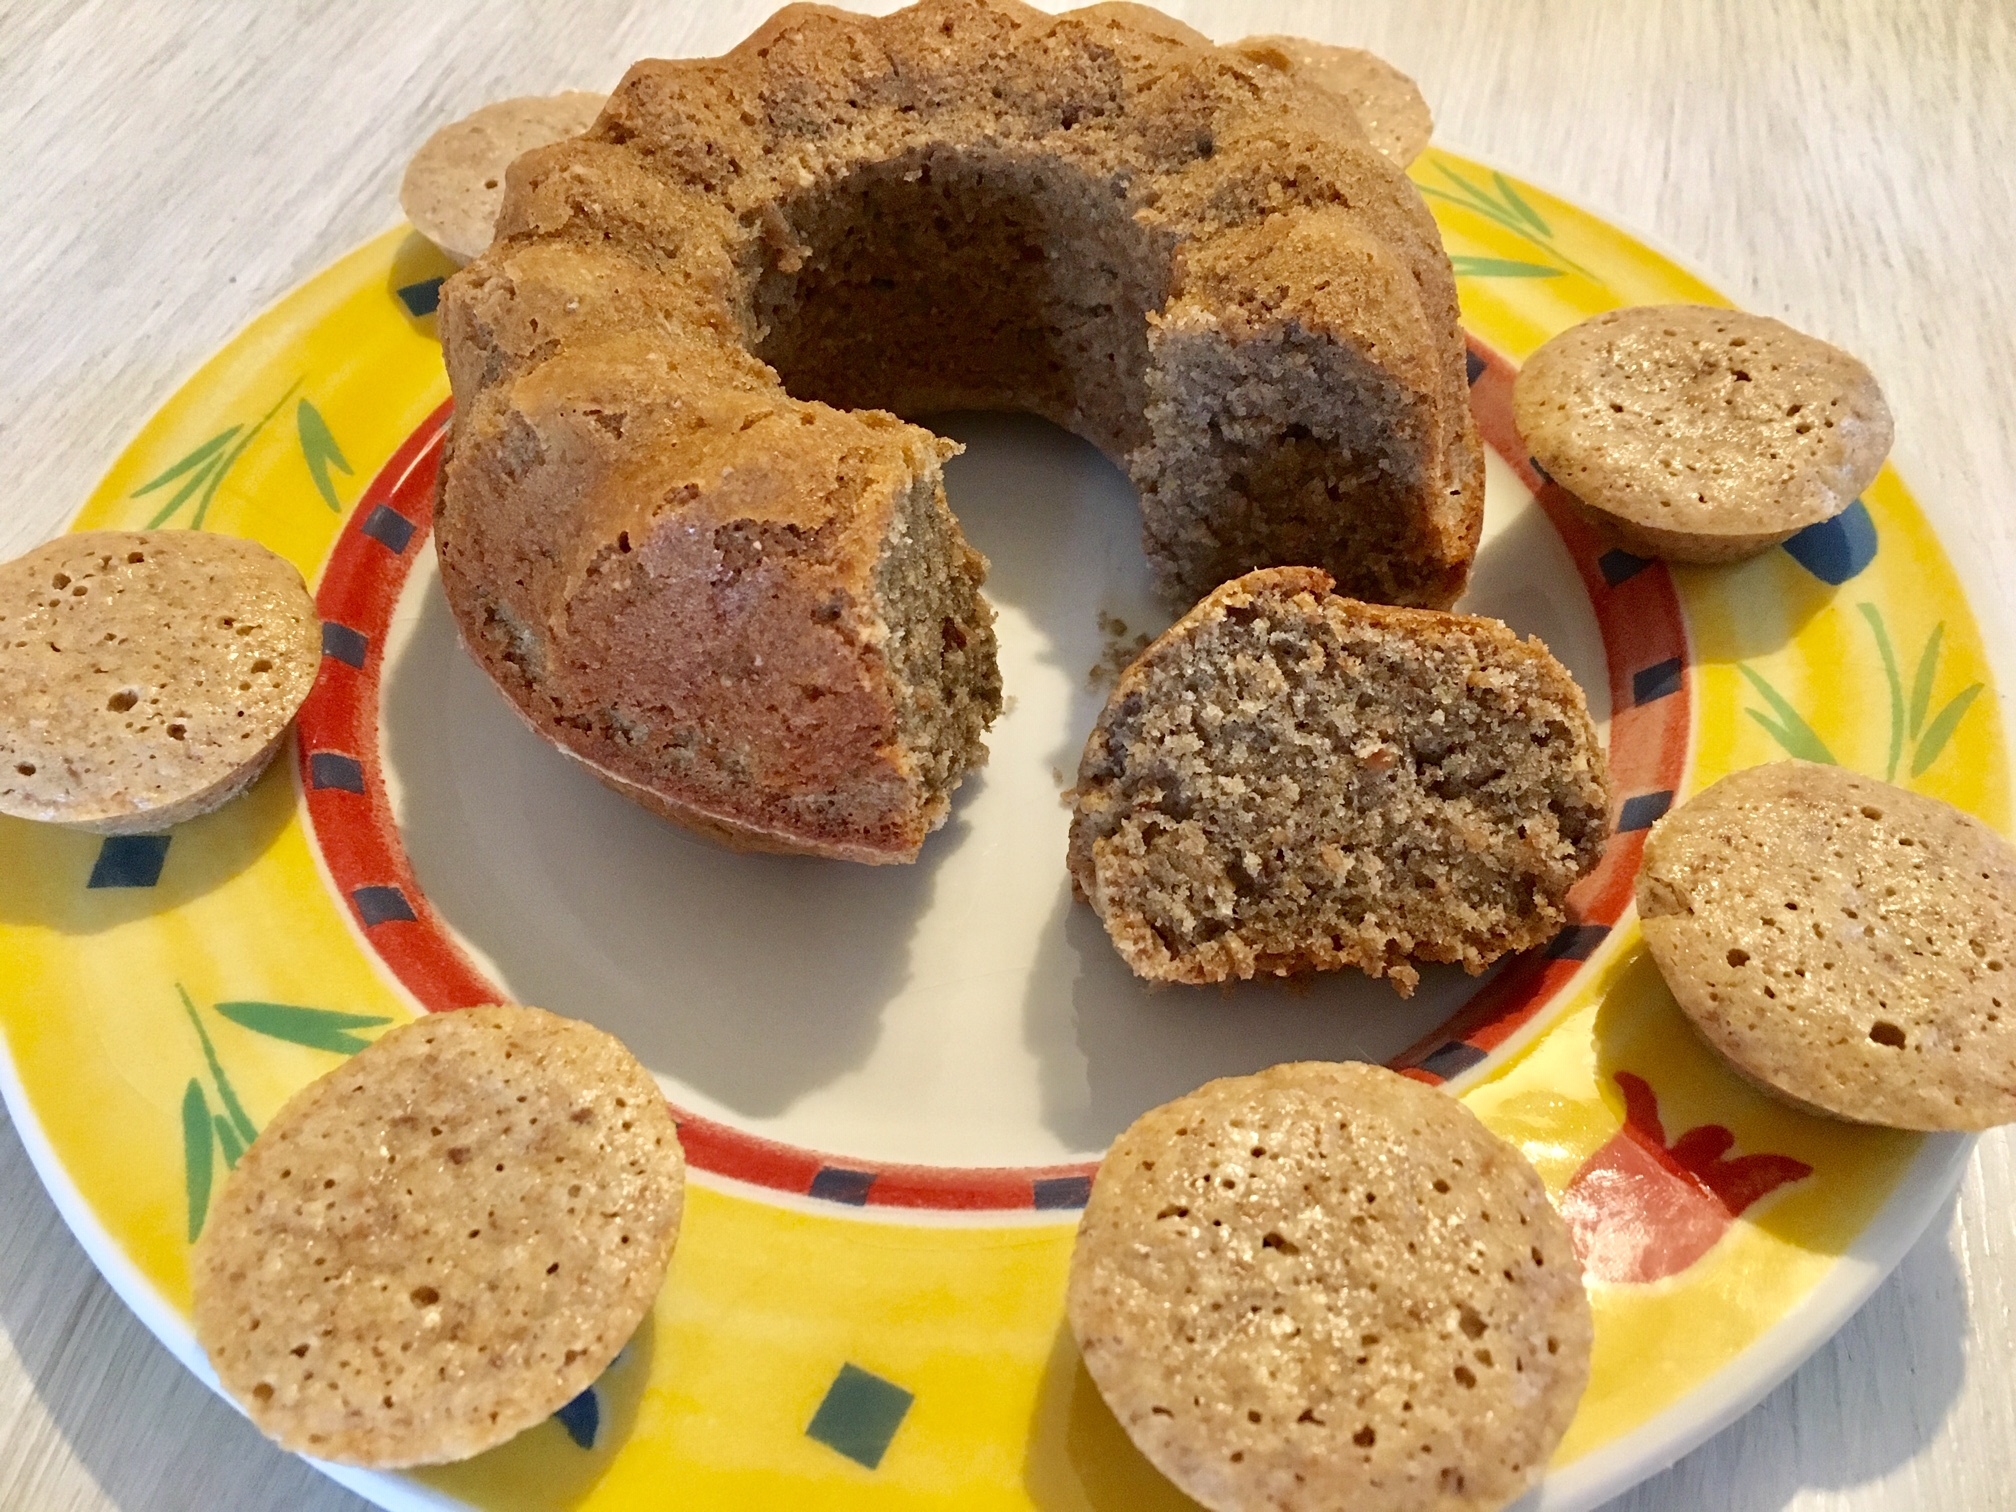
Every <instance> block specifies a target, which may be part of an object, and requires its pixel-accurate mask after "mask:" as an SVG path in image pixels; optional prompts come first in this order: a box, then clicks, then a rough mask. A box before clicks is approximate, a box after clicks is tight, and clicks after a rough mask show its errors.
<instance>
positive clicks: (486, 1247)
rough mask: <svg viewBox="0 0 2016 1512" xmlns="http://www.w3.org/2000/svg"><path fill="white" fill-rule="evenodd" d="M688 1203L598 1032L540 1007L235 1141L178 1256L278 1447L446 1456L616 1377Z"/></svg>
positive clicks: (511, 1012) (429, 1040)
mask: <svg viewBox="0 0 2016 1512" xmlns="http://www.w3.org/2000/svg"><path fill="white" fill-rule="evenodd" d="M684 1196H685V1164H684V1161H683V1158H682V1157H681V1154H680V1149H679V1137H678V1133H677V1131H676V1130H675V1129H674V1127H673V1123H672V1115H671V1112H670V1110H669V1109H668V1108H667V1107H666V1106H665V1099H664V1096H663V1095H662V1094H661V1093H660V1092H659V1090H658V1087H657V1084H656V1083H655V1082H653V1081H652V1080H651V1076H650V1073H649V1072H647V1071H646V1070H645V1069H644V1068H643V1067H642V1066H640V1065H639V1064H638V1063H637V1061H636V1059H635V1058H634V1057H632V1056H631V1054H630V1052H629V1051H627V1050H625V1049H624V1048H623V1046H622V1045H621V1044H619V1043H618V1042H617V1041H616V1040H614V1039H613V1038H611V1037H610V1036H609V1035H607V1034H604V1033H603V1032H602V1031H601V1030H599V1029H594V1028H591V1027H590V1026H588V1025H587V1024H581V1023H576V1022H574V1021H573V1020H571V1019H564V1018H560V1017H558V1016H556V1015H554V1014H551V1013H545V1012H542V1011H541V1010H539V1009H537V1008H514V1007H490V1008H465V1009H462V1010H460V1011H458V1012H454V1013H443V1014H436V1015H430V1016H428V1017H426V1018H421V1019H417V1020H415V1021H413V1022H412V1023H409V1024H402V1025H400V1026H398V1027H397V1028H393V1029H388V1030H387V1031H386V1032H385V1033H384V1034H383V1035H382V1036H380V1037H379V1039H378V1040H377V1041H376V1042H375V1043H374V1044H372V1045H370V1046H369V1047H368V1048H366V1049H364V1050H360V1051H359V1052H358V1053H357V1054H356V1055H354V1056H353V1057H351V1059H350V1060H349V1061H347V1062H346V1063H345V1064H344V1065H343V1066H341V1067H339V1068H338V1069H337V1070H335V1071H332V1072H330V1073H329V1074H328V1075H327V1076H325V1077H323V1078H322V1079H321V1080H320V1081H317V1082H314V1083H312V1084H311V1085H309V1086H308V1087H306V1088H304V1089H303V1090H302V1091H300V1092H298V1093H297V1094H295V1096H294V1097H293V1098H291V1099H290V1100H289V1101H288V1102H287V1104H286V1106H284V1107H283V1108H281V1110H280V1111H279V1112H278V1113H277V1114H275V1115H274V1117H273V1119H272V1121H271V1122H270V1123H268V1124H267V1126H266V1127H265V1129H264V1130H262V1131H261V1132H260V1135H259V1137H258V1138H257V1139H255V1140H254V1141H253V1142H252V1147H251V1148H250V1149H249V1150H248V1151H246V1153H245V1155H244V1157H243V1158H242V1159H240V1160H239V1162H238V1165H237V1168H236V1169H235V1170H233V1171H232V1173H231V1176H230V1178H229V1180H228V1181H226V1183H225V1185H224V1189H223V1191H222V1193H220V1194H219V1196H218V1198H217V1201H216V1204H215V1207H214V1209H213V1210H212V1212H211V1214H210V1217H209V1222H208V1224H207V1225H206V1226H205V1228H204V1230H203V1233H202V1236H201V1238H200V1239H199V1240H198V1241H197V1244H196V1248H195V1252H194V1253H193V1254H192V1256H191V1257H190V1279H191V1284H192V1286H193V1288H194V1292H195V1325H196V1338H197V1340H198V1342H199V1343H201V1344H202V1346H203V1348H204V1351H205V1352H206V1353H207V1354H208V1355H209V1357H210V1363H211V1365H212V1366H213V1367H214V1368H215V1369H216V1371H217V1376H218V1379H219V1380H220V1381H221V1382H222V1383H223V1386H224V1389H225V1390H226V1391H228V1392H229V1393H230V1394H231V1396H232V1398H233V1399H234V1400H235V1401H236V1402H237V1403H238V1405H239V1406H241V1407H243V1408H244V1409H245V1411H246V1412H247V1414H249V1415H250V1417H251V1419H252V1421H253V1422H254V1423H255V1424H257V1425H258V1427H259V1430H260V1431H261V1432H262V1433H264V1434H266V1435H267V1436H268V1437H269V1438H271V1439H273V1440H275V1441H276V1442H278V1443H279V1444H280V1445H281V1447H282V1448H285V1449H291V1450H293V1451H294V1452H295V1453H297V1454H309V1455H313V1456H315V1457H316V1458H317V1459H326V1460H334V1461H336V1462H338V1463H340V1464H345V1465H362V1466H368V1467H371V1468H376V1469H391V1468H396V1467H399V1466H405V1465H430V1464H440V1463H444V1462H446V1461H449V1460H457V1459H465V1458H467V1457H468V1456H470V1455H472V1454H478V1453H481V1452H482V1451H483V1450H485V1449H489V1448H492V1447H494V1446H495V1445H497V1444H501V1443H503V1442H504V1441H505V1440H506V1439H508V1438H511V1437H512V1436H513V1435H515V1434H517V1433H519V1432H521V1431H523V1430H524V1429H526V1428H529V1427H531V1426H532V1425H533V1424H534V1423H538V1422H542V1421H544V1420H545V1419H546V1418H548V1417H550V1416H551V1415H552V1414H553V1413H554V1412H555V1411H557V1410H558V1409H559V1408H561V1407H563V1406H565V1405H566V1404H567V1403H568V1402H570V1401H572V1400H573V1399H574V1398H575V1397H576V1396H578V1395H579V1394H580V1393H581V1392H582V1391H583V1390H585V1389H586V1388H587V1387H588V1386H590V1385H591V1384H593V1382H594V1380H595V1378H596V1377H597V1376H599V1375H600V1374H601V1373H602V1371H603V1370H604V1368H605V1367H607V1366H608V1364H609V1362H610V1361H611V1360H612V1359H614V1358H615V1356H616V1353H617V1351H618V1350H620V1349H621V1348H622V1347H623V1345H624V1344H625V1343H626V1342H627V1341H628V1340H629V1338H630V1336H631V1335H632V1334H633V1333H635V1332H636V1330H637V1326H638V1325H639V1324H640V1323H641V1322H643V1320H644V1316H645V1314H646V1313H648V1312H649V1311H650V1310H651V1305H652V1303H653V1302H654V1301H656V1299H657V1297H658V1292H659V1289H660V1287H661V1286H662V1285H663V1283H664V1279H665V1270H666V1266H667V1265H668V1264H669V1263H670V1261H671V1258H672V1246H673V1243H674V1241H675V1240H676V1239H677V1237H678V1233H679V1219H680V1214H681V1211H682V1208H683V1205H684Z"/></svg>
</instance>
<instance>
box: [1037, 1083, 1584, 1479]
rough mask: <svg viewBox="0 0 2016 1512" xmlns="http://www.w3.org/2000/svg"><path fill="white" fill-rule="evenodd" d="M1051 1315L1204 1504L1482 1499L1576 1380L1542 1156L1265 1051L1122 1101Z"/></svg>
mask: <svg viewBox="0 0 2016 1512" xmlns="http://www.w3.org/2000/svg"><path fill="white" fill-rule="evenodd" d="M1069 1311H1070V1318H1071V1330H1072V1332H1073V1333H1074V1334H1075V1335H1076V1336H1077V1339H1078V1344H1079V1347H1080V1349H1082V1350H1083V1351H1084V1355H1085V1364H1086V1368H1087V1369H1088V1370H1089V1371H1090V1372H1091V1374H1092V1378H1093V1380H1094V1381H1096V1382H1097V1383H1098V1386H1099V1390H1100V1393H1101V1394H1102V1395H1103V1396H1104V1397H1105V1399H1106V1401H1107V1403H1108V1404H1109V1405H1110V1406H1111V1407H1112V1409H1113V1413H1114V1415H1115V1416H1116V1417H1118V1418H1119V1419H1120V1422H1121V1424H1122V1425H1123V1426H1124V1427H1125V1428H1126V1430H1127V1432H1128V1434H1129V1435H1130V1436H1131V1437H1132V1438H1133V1440H1134V1442H1135V1443H1136V1444H1138V1445H1139V1446H1140V1448H1141V1450H1142V1452H1143V1453H1145V1454H1146V1455H1147V1456H1148V1458H1149V1459H1150V1460H1152V1461H1153V1462H1154V1464H1155V1466H1156V1468H1157V1469H1159V1470H1161V1471H1162V1472H1163V1473H1164V1474H1166V1475H1168V1476H1169V1477H1170V1478H1171V1479H1172V1480H1174V1481H1175V1482H1176V1483H1177V1484H1178V1485H1179V1486H1181V1487H1182V1488H1183V1490H1184V1491H1186V1492H1188V1493H1189V1494H1190V1495H1191V1496H1194V1497H1196V1498H1197V1499H1198V1500H1199V1501H1201V1502H1202V1503H1203V1504H1204V1505H1205V1506H1207V1507H1215V1508H1226V1509H1233V1508H1238V1509H1245V1508H1261V1507H1264V1508H1278V1509H1282V1512H1297V1509H1309V1512H1314V1509H1318V1508H1347V1507H1348V1508H1351V1509H1353V1512H1427V1509H1435V1512H1493V1509H1496V1508H1499V1507H1502V1506H1504V1505H1505V1503H1506V1502H1507V1501H1509V1500H1510V1499H1511V1498H1512V1497H1514V1496H1516V1495H1517V1494H1518V1493H1519V1492H1521V1491H1523V1490H1524V1489H1525V1488H1526V1487H1528V1486H1530V1485H1531V1484H1533V1482H1535V1481H1536V1480H1538V1479H1539V1477H1540V1474H1541V1472H1542V1470H1543V1469H1544V1468H1545V1466H1546V1463H1547V1458H1548V1456H1549V1455H1550V1454H1551V1453H1552V1452H1553V1449H1554V1446H1555V1445H1556V1444H1557V1443H1559V1442H1560V1439H1561V1435H1562V1433H1563V1432H1564V1431H1565V1430H1566V1429H1567V1426H1568V1423H1569V1420H1570V1419H1571V1418H1572V1417H1573V1416H1574V1414H1575V1405H1576V1402H1577V1400H1578V1399H1579V1398H1580V1397H1581V1394H1582V1389H1583V1385H1584V1383H1585V1382H1586V1381H1587V1379H1588V1375H1589V1348H1590V1335H1591V1326H1590V1315H1589V1302H1588V1299H1587V1297H1586V1296H1585V1295H1584V1294H1583V1290H1582V1278H1581V1268H1580V1267H1579V1266H1578V1265H1577V1264H1576V1260H1575V1251H1574V1248H1573V1246H1572V1244H1571V1243H1570V1240H1569V1235H1568V1228H1567V1225H1566V1224H1565V1223H1563V1222H1562V1220H1561V1218H1560V1217H1559V1215H1558V1214H1556V1213H1555V1211H1554V1209H1553V1207H1552V1205H1551V1204H1550V1203H1549V1201H1548V1198H1547V1191H1546V1188H1545V1187H1543V1186H1542V1185H1541V1182H1540V1178H1539V1175H1538V1174H1537V1173H1536V1172H1535V1171H1534V1169H1533V1167H1532V1166H1531V1165H1529V1164H1528V1163H1527V1162H1526V1160H1525V1159H1524V1158H1523V1157H1522V1156H1521V1155H1520V1153H1519V1151H1518V1150H1517V1149H1516V1148H1514V1147H1513V1146H1512V1145H1509V1144H1507V1143H1506V1142H1505V1141H1504V1140H1502V1139H1500V1138H1499V1137H1498V1136H1497V1135H1495V1134H1493V1133H1492V1132H1491V1131H1490V1130H1489V1129H1487V1128H1485V1127H1484V1125H1483V1124H1481V1123H1480V1122H1478V1120H1477V1118H1476V1117H1475V1115H1473V1114H1472V1113H1470V1112H1469V1111H1468V1110H1467V1109H1466V1108H1464V1107H1463V1105H1462V1104H1460V1103H1459V1102H1457V1101H1456V1100H1455V1099H1454V1098H1452V1097H1449V1096H1447V1095H1446V1094H1444V1093H1441V1092H1438V1091H1436V1090H1435V1089H1433V1088H1431V1087H1426V1086H1423V1085H1421V1084H1420V1083H1419V1082H1414V1081H1410V1080H1408V1079H1407V1078H1406V1077H1404V1076H1401V1075H1399V1074H1398V1073H1396V1072H1392V1071H1387V1070H1383V1069H1381V1068H1380V1067H1377V1066H1366V1065H1357V1064H1343V1065H1326V1064H1321V1063H1303V1064H1299V1065H1286V1066H1274V1067H1270V1068H1269V1069H1268V1070H1265V1071H1262V1072H1260V1073H1258V1074H1257V1075H1254V1076H1237V1077H1226V1078H1225V1079H1223V1080H1221V1081H1214V1082H1211V1083H1208V1084H1207V1085H1205V1086H1203V1087H1200V1088H1198V1090H1196V1091H1195V1092H1192V1093H1189V1094H1188V1095H1187V1096H1184V1097H1179V1098H1177V1099H1176V1100H1175V1101H1174V1102H1172V1103H1168V1104H1166V1105H1164V1106H1163V1107H1160V1108H1155V1109H1153V1110H1151V1111H1149V1112H1147V1113H1144V1114H1143V1115H1142V1116H1141V1117H1140V1118H1139V1119H1137V1120H1136V1121H1135V1122H1134V1124H1133V1125H1132V1126H1131V1127H1130V1128H1129V1129H1128V1130H1127V1131H1126V1132H1125V1133H1123V1134H1122V1135H1121V1136H1120V1137H1119V1138H1118V1139H1117V1140H1115V1141H1114V1143H1113V1148H1112V1149H1111V1150H1109V1151H1108V1152H1107V1155H1106V1158H1105V1160H1104V1161H1102V1162H1101V1163H1100V1166H1099V1175H1098V1179H1097V1180H1096V1181H1095V1182H1094V1183H1093V1187H1092V1198H1091V1201H1090V1202H1089V1203H1087V1205H1086V1208H1085V1217H1084V1220H1083V1222H1082V1223H1081V1224H1080V1225H1079V1230H1078V1244H1077V1248H1076V1249H1075V1250H1073V1252H1072V1256H1071V1284H1070V1292H1069Z"/></svg>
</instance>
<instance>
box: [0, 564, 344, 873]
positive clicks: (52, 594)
mask: <svg viewBox="0 0 2016 1512" xmlns="http://www.w3.org/2000/svg"><path fill="white" fill-rule="evenodd" d="M321 632H322V626H321V621H320V619H319V618H317V616H316V613H315V600H314V598H313V597H311V596H310V594H309V592H308V588H307V585H306V584H304V583H303V582H302V581H301V574H300V573H299V572H297V571H296V570H295V569H294V566H293V564H292V563H291V562H288V561H287V560H285V559H284V558H282V557H278V556H275V555H274V554H273V553H272V552H270V551H268V550H267V549H266V548H265V547H264V546H261V545H259V544H258V543H257V542H254V541H247V540H242V539H240V538H239V537H237V536H227V535H213V534H211V533H210V532H208V531H197V530H145V531H135V530H94V531H83V532H79V533H78V534H75V535H65V536H58V537H57V538H56V539H55V540H53V541H48V542H45V543H44V544H42V545H40V546H37V547H36V548H35V549H34V550H33V551H31V552H29V553H28V554H27V555H26V556H23V557H18V558H16V559H15V560H14V561H11V562H8V563H6V564H4V565H0V814H12V815H15V816H16V817H18V818H22V819H39V820H42V821H43V822H45V823H50V824H64V825H70V826H72V827H74V828H77V829H84V830H95V831H97V832H99V833H101V834H108V835H117V834H135V833H141V832H145V831H154V830H165V829H167V828H169V827H170V826H171V825H176V824H181V823H182V822H184V821H185V820H188V819H194V818H195V817H196V816H198V815H199V814H206V813H208V812H210V810H212V809H214V808H217V807H218V806H219V805H221V804H223V803H226V802H228V801H230V800H231V799H232V798H235V797H236V796H237V795H238V794H239V793H241V792H243V791H244V790H245V789H246V788H247V787H249V786H250V785H251V784H252V781H253V780H254V779H255V778H256V777H258V775H259V774H260V773H261V772H263V771H264V770H265V769H266V765H267V763H268V762H270V761H271V760H272V759H273V755H274V753H275V752H276V751H278V750H279V749H280V746H281V743H282V742H283V741H284V740H285V739H286V736H287V727H288V725H289V724H290V723H291V722H292V720H293V718H294V715H295V714H296V713H297V712H298V711H299V710H300V708H301V705H302V703H303V702H304V701H306V699H307V697H308V690H309V689H310V688H312V687H313V686H314V685H315V674H316V671H317V669H318V668H319V667H320V666H321V663H322V640H321Z"/></svg>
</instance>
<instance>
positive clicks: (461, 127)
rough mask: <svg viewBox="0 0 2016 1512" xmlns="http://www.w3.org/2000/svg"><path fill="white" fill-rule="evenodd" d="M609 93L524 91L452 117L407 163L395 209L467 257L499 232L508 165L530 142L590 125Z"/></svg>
mask: <svg viewBox="0 0 2016 1512" xmlns="http://www.w3.org/2000/svg"><path fill="white" fill-rule="evenodd" d="M607 98H608V96H607V95H599V94H591V93H588V92H587V91H585V90H573V91H570V92H569V93H567V94H557V95H526V96H522V97H520V98H518V99H515V100H497V101H494V102H492V103H491V104H488V105H485V106H484V107H483V108H482V109H481V110H478V111H475V112H473V113H472V114H470V115H466V116H464V117H463V118H462V119H461V120H459V121H450V122H449V123H448V124H447V125H446V126H443V127H442V128H441V129H440V130H439V131H436V132H435V133H434V135H432V136H430V137H429V138H427V140H426V141H425V142H424V143H422V144H421V147H420V150H419V151H418V152H416V153H414V154H413V161H412V162H410V163H408V164H407V165H406V176H405V177H404V178H403V179H401V180H400V183H399V208H400V209H401V210H404V211H405V212H406V218H407V219H408V220H410V221H411V222H413V229H414V230H416V231H418V232H419V233H420V234H421V235H422V236H424V237H426V238H427V239H428V240H429V241H431V242H432V243H434V245H435V246H437V247H439V248H440V249H441V250H442V251H443V252H446V253H447V254H448V255H449V256H450V257H452V258H454V259H455V261H456V262H458V263H466V262H467V261H469V259H470V258H472V257H475V256H477V255H478V254H480V253H481V252H482V251H483V249H484V248H486V247H488V246H489V245H490V240H491V237H492V236H494V235H495V234H496V230H497V207H498V206H500V205H502V204H503V203H504V173H505V170H506V169H508V168H509V167H510V166H511V164H512V163H513V162H515V161H516V160H517V159H518V158H519V157H521V156H523V155H524V154H525V153H526V152H529V151H530V150H531V149H532V148H534V147H544V146H545V145H546V144H547V143H548V142H557V141H560V140H562V139H563V138H566V137H571V136H579V135H580V134H581V133H582V132H584V131H586V130H587V129H588V128H589V127H590V126H592V125H594V124H595V117H597V116H598V115H600V114H601V113H602V103H603V101H604V100H606V99H607Z"/></svg>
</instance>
